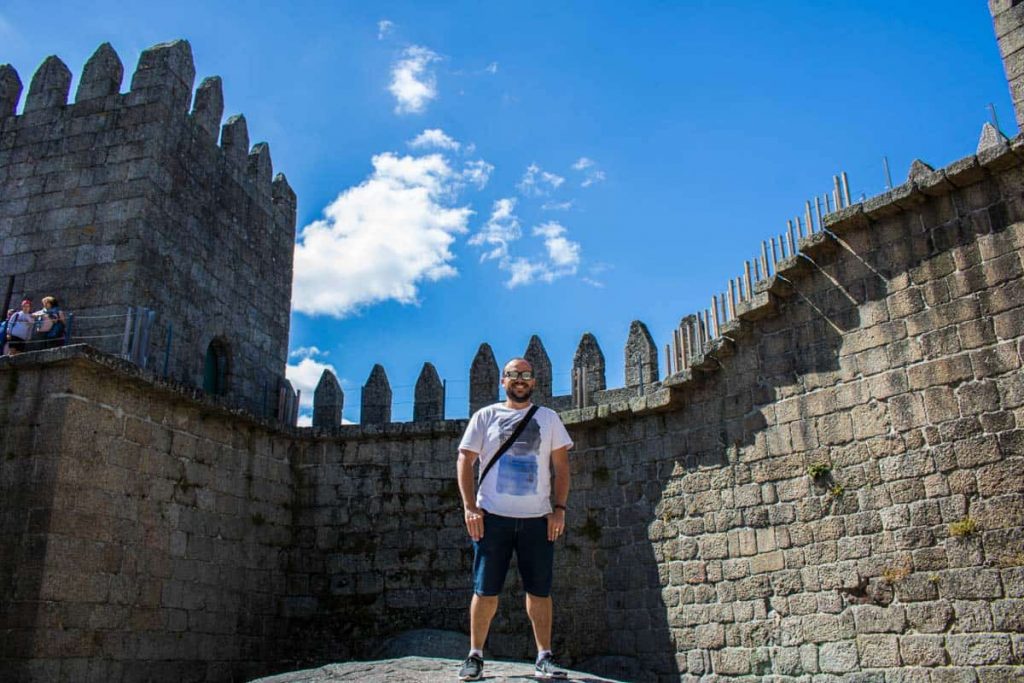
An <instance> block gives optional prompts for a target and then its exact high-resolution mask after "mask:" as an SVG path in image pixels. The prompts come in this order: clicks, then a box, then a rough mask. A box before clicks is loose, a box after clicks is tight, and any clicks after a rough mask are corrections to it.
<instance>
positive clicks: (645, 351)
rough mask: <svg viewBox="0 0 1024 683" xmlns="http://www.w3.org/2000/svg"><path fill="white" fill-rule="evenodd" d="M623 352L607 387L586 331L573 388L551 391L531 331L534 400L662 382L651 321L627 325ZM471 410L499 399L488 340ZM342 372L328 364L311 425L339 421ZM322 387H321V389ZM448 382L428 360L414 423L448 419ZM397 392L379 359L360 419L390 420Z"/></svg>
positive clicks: (578, 397) (593, 400) (597, 395)
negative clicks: (616, 376) (622, 364)
mask: <svg viewBox="0 0 1024 683" xmlns="http://www.w3.org/2000/svg"><path fill="white" fill-rule="evenodd" d="M624 355H625V360H626V369H625V374H624V377H623V386H621V387H618V388H614V389H608V388H607V380H606V377H605V359H604V352H603V351H601V346H600V344H598V341H597V338H596V337H595V336H594V335H593V334H591V333H590V332H586V333H584V334H583V336H582V337H581V338H580V342H579V346H578V347H577V349H576V353H575V355H574V356H573V359H572V370H571V372H570V375H571V377H572V384H571V389H570V391H569V393H568V394H561V395H559V394H554V393H553V392H552V386H553V379H552V378H553V377H554V373H553V371H552V364H551V359H550V358H549V357H548V353H547V350H546V349H545V348H544V342H543V341H541V338H540V337H539V336H538V335H533V336H531V337H530V341H529V343H528V344H527V347H526V350H525V351H524V352H523V356H522V357H523V358H525V359H526V360H527V361H529V362H530V364H531V365H532V366H533V369H534V373H536V378H537V385H536V388H535V389H534V393H533V397H532V400H533V402H534V403H536V404H537V405H543V406H548V407H550V408H552V409H553V410H557V411H568V410H576V409H582V408H586V407H594V406H597V405H605V406H607V405H611V404H613V403H620V402H624V401H625V402H628V401H629V400H630V399H631V398H634V397H638V396H645V395H648V394H652V393H655V392H657V391H658V390H659V389H660V388H661V382H660V381H659V376H658V364H657V350H656V348H655V346H654V341H653V338H652V337H651V334H650V332H649V331H648V329H647V326H646V325H645V324H644V323H642V322H640V321H639V320H634V321H633V323H632V324H631V325H630V328H629V337H628V339H627V341H626V345H625V349H624ZM468 384H469V413H470V414H473V413H474V412H476V411H477V410H479V409H480V408H482V407H484V406H486V405H489V404H491V403H495V402H497V401H498V400H499V397H500V395H501V368H500V367H499V366H498V362H497V360H496V359H495V358H494V352H493V351H492V350H491V346H490V344H487V343H486V342H485V343H483V344H481V345H480V348H479V350H478V351H477V354H476V356H475V357H474V358H473V362H472V364H471V365H470V368H469V377H468ZM336 386H337V387H340V385H339V383H338V378H337V377H336V376H335V375H334V373H333V372H332V371H331V370H324V371H323V373H322V374H321V377H320V381H319V384H318V385H317V389H316V392H315V393H314V397H313V415H314V418H313V427H314V428H317V429H336V428H338V427H339V426H340V425H341V423H342V421H341V410H342V408H343V407H344V395H343V394H342V393H341V391H340V388H339V389H338V390H337V391H335V390H334V389H333V387H336ZM322 389H323V391H322ZM445 394H446V389H445V382H444V381H443V380H442V379H441V377H440V375H438V372H437V369H436V368H435V367H434V365H433V364H432V363H429V362H427V363H424V364H423V367H422V370H421V371H420V374H419V377H418V378H417V380H416V384H415V391H414V400H413V417H412V421H413V422H414V423H419V422H435V421H438V420H445V419H446V417H445V398H446V396H445ZM392 400H393V392H392V385H391V383H390V380H389V379H388V375H387V371H386V370H385V369H384V366H383V365H380V364H376V365H374V366H373V369H372V370H371V372H370V376H369V377H368V378H367V380H366V384H364V385H363V387H362V391H361V399H360V401H361V416H362V417H361V424H363V425H367V424H373V425H380V424H387V423H390V422H391V414H392Z"/></svg>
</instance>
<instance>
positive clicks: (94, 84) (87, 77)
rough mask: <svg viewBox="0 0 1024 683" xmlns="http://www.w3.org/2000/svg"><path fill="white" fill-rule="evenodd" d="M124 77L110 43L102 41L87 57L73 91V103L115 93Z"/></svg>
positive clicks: (119, 62)
mask: <svg viewBox="0 0 1024 683" xmlns="http://www.w3.org/2000/svg"><path fill="white" fill-rule="evenodd" d="M123 78H124V65H123V64H122V63H121V58H120V57H119V56H118V55H117V52H115V51H114V48H113V46H112V45H111V44H110V43H103V44H102V45H100V46H99V47H98V48H96V51H95V52H93V53H92V56H91V57H89V61H88V62H86V63H85V68H84V69H82V78H81V80H79V82H78V90H77V91H75V103H76V104H77V103H79V102H86V101H88V100H92V99H96V98H98V97H109V96H110V95H116V94H117V93H118V92H119V91H120V89H121V80H122V79H123Z"/></svg>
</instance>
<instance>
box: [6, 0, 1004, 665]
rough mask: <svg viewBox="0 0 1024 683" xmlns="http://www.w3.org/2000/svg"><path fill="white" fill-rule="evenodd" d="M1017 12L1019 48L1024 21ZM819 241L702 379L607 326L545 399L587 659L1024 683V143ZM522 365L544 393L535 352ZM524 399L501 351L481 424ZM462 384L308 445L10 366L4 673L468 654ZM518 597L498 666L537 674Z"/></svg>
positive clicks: (568, 620) (697, 364)
mask: <svg viewBox="0 0 1024 683" xmlns="http://www.w3.org/2000/svg"><path fill="white" fill-rule="evenodd" d="M990 6H991V8H992V13H993V16H994V18H995V25H996V28H997V34H998V37H999V40H1000V46H1001V49H1002V50H1003V52H1004V55H1015V54H1016V52H1015V51H1014V50H1012V49H1011V48H1012V47H1013V46H1014V45H1024V29H1022V28H1021V26H1022V24H1024V4H1021V5H1018V4H1016V3H1013V2H1009V1H1006V2H998V1H993V2H991V3H990ZM47 68H52V69H54V70H55V72H57V73H58V75H59V72H60V69H59V68H56V67H55V66H53V65H51V66H50V67H47ZM1013 68H1014V67H1013V65H1012V64H1011V63H1010V61H1007V73H1008V76H1009V78H1010V80H1011V84H1012V83H1014V82H1015V81H1014V78H1015V75H1014V74H1015V72H1014V71H1013ZM9 73H10V72H9V71H8V72H5V71H2V70H0V101H4V102H6V101H8V100H9V96H8V95H7V94H6V93H9V92H11V88H10V85H9V83H10V78H9ZM5 74H7V75H5ZM47 78H51V77H47ZM51 80H57V79H56V77H52V79H51ZM48 82H49V81H48ZM37 90H38V93H37V95H36V97H38V98H42V99H41V100H40V102H42V101H44V100H45V101H46V102H51V101H52V102H56V101H59V100H60V98H59V96H57V95H53V94H52V93H50V91H49V90H47V89H46V88H42V87H40V88H38V89H37ZM57 90H58V92H59V88H58V89H57ZM128 97H130V95H129V96H128ZM4 98H7V99H4ZM15 99H16V98H15ZM198 99H199V98H198V96H197V101H198ZM46 106H52V105H46ZM74 106H78V105H74ZM26 108H27V107H26ZM44 108H45V107H44ZM10 111H13V108H11V109H10ZM30 113H31V112H28V111H26V113H24V114H22V115H21V116H22V117H24V116H28V115H29V114H30ZM11 119H12V117H10V116H9V117H8V118H7V119H5V120H4V124H3V125H4V126H5V128H4V130H5V131H6V130H7V128H6V126H8V125H10V124H9V123H8V122H9V121H10V120H11ZM5 140H6V138H5ZM222 145H223V134H222ZM0 177H2V176H0ZM825 227H826V230H825V231H823V232H818V233H815V234H813V235H811V236H809V237H807V238H805V239H802V240H801V241H800V243H799V245H798V246H799V253H798V254H796V255H794V256H792V257H790V258H788V259H785V260H783V261H781V262H780V263H779V264H778V268H777V272H775V273H774V274H773V275H772V277H770V278H767V279H764V280H762V281H761V282H759V283H758V284H757V286H756V287H755V288H754V292H753V293H752V296H751V297H749V298H748V299H747V300H746V301H744V302H743V303H742V304H740V306H739V308H738V311H737V314H738V315H737V319H736V320H733V321H731V322H729V323H728V324H726V325H724V326H723V327H722V329H721V330H720V334H719V335H718V336H717V337H716V338H715V339H714V340H713V341H712V343H711V344H709V345H708V346H707V348H706V350H705V351H703V352H701V353H700V354H697V355H694V356H693V357H691V358H689V363H688V366H689V367H688V369H687V370H685V371H683V372H677V373H675V374H670V375H668V376H666V377H661V376H660V375H659V372H658V370H657V362H658V359H657V353H656V348H655V347H654V344H653V341H652V339H651V337H650V334H649V332H648V331H647V329H646V328H645V327H644V326H643V325H642V324H641V323H635V324H634V325H632V326H631V329H630V334H629V339H628V342H627V346H626V351H625V354H626V356H625V357H626V360H627V363H626V368H627V376H626V377H625V378H624V383H625V385H626V386H624V387H621V388H611V389H609V388H607V382H606V378H605V376H604V374H605V373H604V354H603V352H602V351H601V349H600V347H599V346H598V344H597V340H596V339H594V338H593V337H592V336H589V335H585V336H584V338H583V339H582V340H581V342H580V345H579V349H578V351H577V353H576V356H575V358H574V362H573V377H574V389H573V393H572V395H570V396H567V397H558V396H550V392H549V394H548V395H547V396H545V401H546V402H548V403H549V405H552V406H555V407H556V408H558V409H560V410H561V415H562V418H563V420H564V421H565V422H566V424H567V426H568V428H569V430H570V433H571V434H572V436H573V438H574V440H575V442H576V447H575V449H574V451H573V457H572V459H571V462H572V477H573V488H572V496H571V499H570V511H569V516H568V520H569V531H568V534H567V536H566V538H565V539H564V541H563V542H561V543H560V548H559V551H558V557H557V561H556V565H557V566H556V579H555V586H556V587H555V591H556V595H557V596H558V598H557V605H556V614H555V619H556V624H555V633H556V643H555V646H556V649H557V651H558V652H559V653H562V654H563V658H564V660H565V662H566V663H567V664H569V665H571V666H573V668H577V669H582V670H594V671H595V673H602V672H603V671H602V667H603V666H606V665H607V657H608V656H609V655H611V656H616V657H619V658H625V659H628V660H629V661H632V662H634V663H642V671H643V672H642V673H641V674H639V675H638V676H637V678H639V679H646V680H659V681H671V680H680V679H682V680H693V681H697V680H706V681H719V680H722V681H724V680H737V681H765V682H767V681H773V682H774V681H803V682H809V683H826V682H832V681H864V682H875V681H877V682H879V683H883V682H884V683H890V682H900V683H903V682H915V683H916V682H918V681H920V682H922V683H939V682H945V681H970V682H973V683H989V682H991V683H997V682H998V683H1003V682H1005V681H1014V680H1022V679H1024V370H1022V365H1024V136H1018V137H1017V138H1014V139H1013V140H1007V139H1006V138H1005V137H1004V136H1002V134H1001V133H999V131H997V130H995V129H994V128H992V127H990V126H986V127H984V128H983V130H982V134H981V139H980V142H979V144H978V147H977V150H976V153H975V154H971V155H969V156H967V157H965V158H963V159H961V160H959V161H956V162H954V163H952V164H949V165H947V166H946V167H944V168H942V169H939V170H934V169H932V168H931V167H930V166H928V165H927V164H925V163H924V162H920V161H918V162H915V163H914V164H913V166H912V168H911V171H910V176H909V177H908V179H907V181H906V182H905V183H904V184H902V185H900V186H899V187H896V188H894V189H893V190H891V191H890V192H887V193H885V194H883V195H880V196H877V197H873V198H871V199H868V200H866V201H864V202H861V203H857V204H854V205H852V206H849V207H846V208H844V209H842V210H840V211H837V212H834V213H832V214H830V215H828V216H827V217H826V220H825ZM260 253H262V252H260ZM196 352H197V353H198V351H196ZM527 354H533V356H534V357H535V358H537V359H540V360H541V361H542V362H541V363H539V364H538V365H540V366H543V364H544V362H546V363H547V366H546V367H547V368H548V369H547V370H546V372H548V373H550V359H548V358H547V354H546V352H544V349H543V344H541V343H540V340H539V338H537V339H536V341H535V343H534V340H531V344H530V350H528V351H527ZM549 376H550V375H549ZM583 378H585V379H583ZM497 380H498V366H497V363H496V362H495V359H494V356H493V353H492V352H491V349H490V347H488V346H487V345H486V344H484V345H482V346H481V347H480V351H479V353H478V354H477V357H476V359H475V360H474V362H473V366H472V368H471V369H470V401H471V405H477V406H478V405H482V404H485V403H487V402H488V401H492V400H494V399H495V398H496V397H497V393H498V388H497V387H498V383H497ZM438 383H439V378H438V377H437V374H436V371H435V370H434V369H433V366H430V365H429V364H428V365H425V366H424V370H423V372H422V373H421V376H420V381H419V382H417V392H416V402H417V408H418V409H417V410H414V415H416V416H417V418H418V419H416V420H414V421H413V422H409V423H393V422H390V409H391V392H390V385H389V382H388V378H387V375H386V373H385V371H384V368H383V367H380V366H377V367H375V368H374V369H373V372H372V373H371V375H370V377H369V379H368V380H367V385H366V387H364V390H363V394H362V401H363V416H364V424H361V425H341V424H340V413H341V410H340V408H341V403H342V402H343V400H344V396H343V394H342V393H341V391H340V387H338V386H337V384H336V381H335V380H334V378H333V377H329V376H328V377H325V378H324V380H323V381H322V382H321V385H320V387H318V390H317V392H316V402H317V405H316V407H315V413H314V414H315V415H316V416H317V417H316V426H315V427H313V428H306V429H298V428H294V427H289V426H286V425H282V424H281V423H280V422H279V421H277V420H273V419H270V418H265V417H263V414H262V413H260V414H256V415H254V414H253V413H252V412H251V411H243V410H233V409H231V408H230V407H229V406H228V405H227V404H226V403H224V402H220V401H216V400H213V399H211V398H210V397H209V396H207V395H205V394H203V393H202V392H200V391H198V390H196V389H194V388H190V387H189V386H187V383H180V382H172V381H167V380H165V379H163V378H161V377H160V376H159V375H158V374H157V373H154V372H153V371H152V370H149V369H142V368H139V367H137V366H135V365H132V364H130V363H127V362H125V361H122V360H119V359H116V358H113V357H111V356H109V355H107V354H103V353H99V352H97V351H95V350H92V349H90V348H88V347H84V346H73V347H66V348H63V349H55V350H50V351H45V352H38V353H32V354H24V355H22V356H18V357H16V358H13V359H3V360H0V677H2V678H4V680H14V681H51V680H69V681H126V682H127V681H164V680H166V681H205V680H209V681H228V680H244V679H245V678H247V677H252V676H256V675H260V674H269V673H274V672H279V671H286V670H292V669H300V668H308V667H311V666H315V665H321V664H324V663H327V662H331V661H339V660H346V659H355V658H367V657H372V656H374V653H375V652H376V651H377V648H378V647H379V646H380V644H381V643H382V642H383V641H384V640H385V639H386V638H388V637H390V636H393V635H395V634H398V633H401V632H404V631H407V630H410V629H416V628H433V629H449V630H458V631H463V632H464V631H465V630H466V628H467V615H466V604H467V601H468V598H469V595H470V592H471V583H470V577H469V565H470V550H469V546H468V543H467V540H466V536H465V531H464V529H463V528H462V517H461V511H460V500H459V495H458V491H457V487H456V484H455V478H454V459H455V448H456V445H457V443H458V439H459V437H460V435H461V433H462V431H463V429H464V428H465V421H464V420H444V419H438V418H443V414H441V413H440V411H439V407H440V406H441V405H443V402H441V403H439V402H438V398H439V397H438V394H439V389H440V393H441V394H442V395H443V385H441V386H440V387H439V386H438ZM510 582H511V583H512V584H513V588H514V590H515V594H516V595H517V596H518V595H519V594H521V589H520V587H519V585H518V580H517V579H515V578H512V579H511V581H510ZM518 602H519V598H518V597H515V598H511V597H507V598H506V599H505V600H504V601H503V604H502V607H501V609H500V611H499V614H498V617H497V620H496V623H495V626H494V629H493V635H492V638H491V640H490V642H489V643H488V650H489V654H490V655H494V656H506V657H527V656H529V655H530V654H531V643H530V638H529V635H528V625H527V623H526V620H525V616H524V615H523V613H522V609H521V607H520V605H519V604H518ZM602 658H605V659H602Z"/></svg>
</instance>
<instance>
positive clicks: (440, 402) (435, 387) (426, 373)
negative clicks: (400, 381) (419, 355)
mask: <svg viewBox="0 0 1024 683" xmlns="http://www.w3.org/2000/svg"><path fill="white" fill-rule="evenodd" d="M443 419H444V383H443V382H441V378H440V377H439V376H438V374H437V369H436V368H435V367H434V364H433V363H424V364H423V369H422V370H421V371H420V376H419V379H417V380H416V390H415V398H414V402H413V406H412V421H413V422H432V421H434V420H443Z"/></svg>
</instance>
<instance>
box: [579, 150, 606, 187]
mask: <svg viewBox="0 0 1024 683" xmlns="http://www.w3.org/2000/svg"><path fill="white" fill-rule="evenodd" d="M572 169H573V170H574V171H579V172H580V173H583V174H585V177H584V178H583V181H582V182H581V183H580V187H590V186H591V185H593V184H595V183H600V182H603V181H604V179H605V174H604V171H602V170H600V169H599V168H597V162H596V161H594V160H593V159H590V158H589V157H580V158H579V159H577V160H576V163H574V164H573V165H572Z"/></svg>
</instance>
